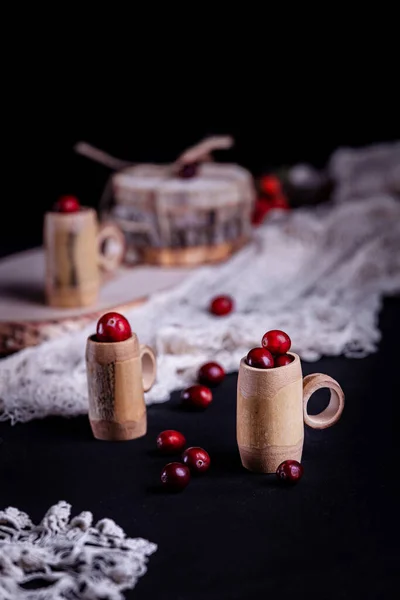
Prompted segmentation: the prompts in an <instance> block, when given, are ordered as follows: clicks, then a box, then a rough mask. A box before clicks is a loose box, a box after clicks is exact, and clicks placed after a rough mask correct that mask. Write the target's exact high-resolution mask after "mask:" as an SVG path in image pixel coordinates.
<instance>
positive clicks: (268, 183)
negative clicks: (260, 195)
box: [260, 175, 282, 196]
mask: <svg viewBox="0 0 400 600" xmlns="http://www.w3.org/2000/svg"><path fill="white" fill-rule="evenodd" d="M260 188H261V190H262V191H263V192H264V194H267V195H268V196H276V195H277V194H280V193H281V191H282V186H281V182H280V180H279V179H278V177H276V175H264V176H263V177H261V179H260Z"/></svg>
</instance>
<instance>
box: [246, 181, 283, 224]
mask: <svg viewBox="0 0 400 600" xmlns="http://www.w3.org/2000/svg"><path fill="white" fill-rule="evenodd" d="M259 188H260V195H259V197H258V199H257V201H256V204H255V207H254V212H253V218H252V222H253V225H260V224H261V223H262V222H263V221H264V219H265V217H266V215H267V213H269V211H270V210H272V209H274V208H279V209H281V210H289V208H290V206H289V203H288V200H287V197H286V196H285V194H284V192H283V190H282V184H281V182H280V180H279V178H278V177H276V175H264V176H263V177H261V179H260V182H259Z"/></svg>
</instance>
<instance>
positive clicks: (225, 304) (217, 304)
mask: <svg viewBox="0 0 400 600" xmlns="http://www.w3.org/2000/svg"><path fill="white" fill-rule="evenodd" d="M232 310H233V300H232V298H231V297H230V296H216V297H215V298H213V299H212V300H211V304H210V308H209V311H210V313H212V314H213V315H217V317H222V316H224V315H228V314H229V313H230V312H232Z"/></svg>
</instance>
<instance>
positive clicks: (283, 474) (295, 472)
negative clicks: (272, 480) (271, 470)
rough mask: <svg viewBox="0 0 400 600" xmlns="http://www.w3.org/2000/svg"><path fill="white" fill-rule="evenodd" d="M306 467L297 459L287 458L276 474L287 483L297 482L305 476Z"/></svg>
mask: <svg viewBox="0 0 400 600" xmlns="http://www.w3.org/2000/svg"><path fill="white" fill-rule="evenodd" d="M303 473H304V469H303V465H301V464H300V463H299V462H297V460H285V461H284V462H283V463H281V464H280V465H279V467H278V468H277V470H276V476H277V477H278V478H279V479H280V480H281V481H284V482H285V483H297V482H298V481H300V479H301V478H302V477H303Z"/></svg>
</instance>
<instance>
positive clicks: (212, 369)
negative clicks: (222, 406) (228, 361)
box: [198, 362, 225, 387]
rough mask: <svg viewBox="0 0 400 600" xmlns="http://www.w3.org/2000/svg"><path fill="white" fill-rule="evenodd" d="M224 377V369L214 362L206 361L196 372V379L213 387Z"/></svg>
mask: <svg viewBox="0 0 400 600" xmlns="http://www.w3.org/2000/svg"><path fill="white" fill-rule="evenodd" d="M224 377H225V371H224V369H223V368H222V367H221V365H219V364H218V363H216V362H208V363H206V364H205V365H203V366H202V367H200V370H199V373H198V380H199V381H200V383H202V384H203V385H207V386H208V387H215V386H216V385H219V384H220V383H221V381H223V379H224Z"/></svg>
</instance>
